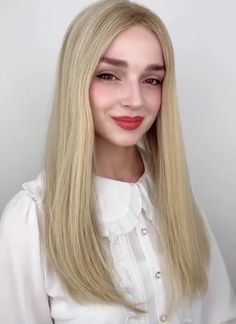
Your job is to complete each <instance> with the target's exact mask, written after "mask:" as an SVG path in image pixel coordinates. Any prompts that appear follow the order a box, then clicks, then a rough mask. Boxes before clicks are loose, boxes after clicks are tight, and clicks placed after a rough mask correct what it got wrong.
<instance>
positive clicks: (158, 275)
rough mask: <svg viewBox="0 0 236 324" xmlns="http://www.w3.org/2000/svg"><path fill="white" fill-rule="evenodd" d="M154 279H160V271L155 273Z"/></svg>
mask: <svg viewBox="0 0 236 324" xmlns="http://www.w3.org/2000/svg"><path fill="white" fill-rule="evenodd" d="M155 277H156V278H157V279H160V278H161V271H157V272H156V273H155Z"/></svg>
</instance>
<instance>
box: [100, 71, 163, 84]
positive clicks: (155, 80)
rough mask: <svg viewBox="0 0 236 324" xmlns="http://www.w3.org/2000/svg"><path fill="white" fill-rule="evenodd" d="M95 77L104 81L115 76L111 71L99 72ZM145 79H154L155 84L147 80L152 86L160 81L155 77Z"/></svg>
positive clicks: (110, 79)
mask: <svg viewBox="0 0 236 324" xmlns="http://www.w3.org/2000/svg"><path fill="white" fill-rule="evenodd" d="M104 76H106V77H105V78H103V77H104ZM107 77H108V78H107ZM97 78H99V79H102V80H105V81H114V79H112V78H116V77H115V76H114V75H113V74H112V73H100V74H98V75H97ZM146 80H152V81H154V83H155V84H153V83H149V82H148V84H150V85H152V86H154V87H155V86H158V85H160V84H161V83H162V82H161V81H160V80H159V79H155V78H149V79H146Z"/></svg>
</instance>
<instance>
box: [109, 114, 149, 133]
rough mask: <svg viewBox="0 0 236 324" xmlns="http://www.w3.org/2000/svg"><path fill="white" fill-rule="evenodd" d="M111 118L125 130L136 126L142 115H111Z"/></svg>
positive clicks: (138, 124)
mask: <svg viewBox="0 0 236 324" xmlns="http://www.w3.org/2000/svg"><path fill="white" fill-rule="evenodd" d="M112 119H113V120H114V121H115V123H116V124H117V125H118V126H119V127H121V128H123V129H126V130H134V129H136V128H138V127H139V126H140V125H141V123H142V121H143V119H144V117H142V116H135V117H129V116H121V117H112Z"/></svg>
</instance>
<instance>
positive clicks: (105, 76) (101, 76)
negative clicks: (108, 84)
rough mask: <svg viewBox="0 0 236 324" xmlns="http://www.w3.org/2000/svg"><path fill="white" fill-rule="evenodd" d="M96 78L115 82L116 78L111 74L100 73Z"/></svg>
mask: <svg viewBox="0 0 236 324" xmlns="http://www.w3.org/2000/svg"><path fill="white" fill-rule="evenodd" d="M97 78H99V79H102V80H115V79H116V77H115V76H114V75H113V74H111V73H101V74H98V75H97Z"/></svg>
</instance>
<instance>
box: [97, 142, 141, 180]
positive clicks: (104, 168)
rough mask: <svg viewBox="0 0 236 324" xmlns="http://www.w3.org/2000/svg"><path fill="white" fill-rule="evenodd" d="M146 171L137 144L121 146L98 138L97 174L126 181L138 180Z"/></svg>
mask: <svg viewBox="0 0 236 324" xmlns="http://www.w3.org/2000/svg"><path fill="white" fill-rule="evenodd" d="M143 173H144V164H143V161H142V158H141V156H140V153H139V151H138V149H137V146H136V145H134V146H129V147H121V146H117V145H114V144H112V143H109V142H106V141H105V140H103V139H98V138H96V141H95V174H96V175H99V176H102V177H105V178H110V179H113V180H119V181H124V182H136V181H137V180H138V179H139V178H140V177H141V176H142V175H143Z"/></svg>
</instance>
